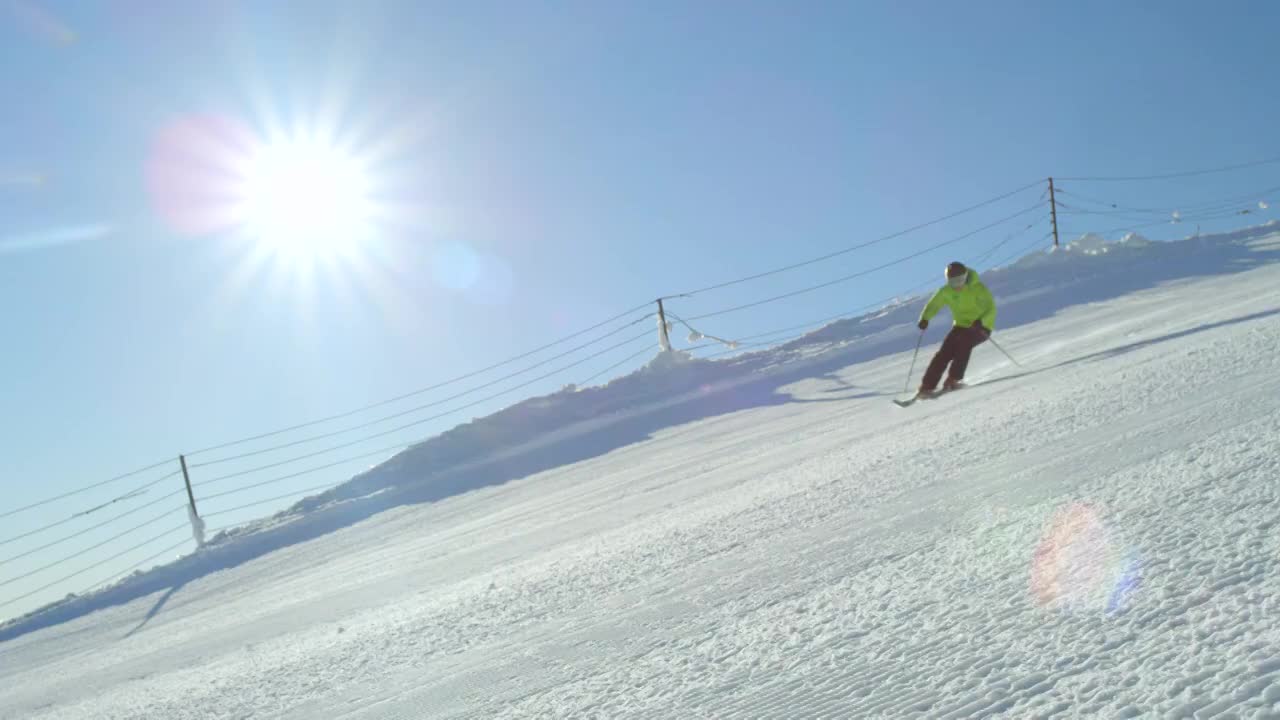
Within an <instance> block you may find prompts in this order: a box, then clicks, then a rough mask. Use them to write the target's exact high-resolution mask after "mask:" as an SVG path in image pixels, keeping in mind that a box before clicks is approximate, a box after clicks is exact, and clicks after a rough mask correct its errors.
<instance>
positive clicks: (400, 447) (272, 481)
mask: <svg viewBox="0 0 1280 720" xmlns="http://www.w3.org/2000/svg"><path fill="white" fill-rule="evenodd" d="M412 445H413V443H409V444H406V443H397V444H395V445H392V446H390V447H385V448H380V449H378V450H373V451H371V452H367V453H362V454H360V455H355V456H353V457H345V458H342V459H341V460H334V461H333V462H330V463H326V464H324V465H319V466H317V467H313V468H307V469H306V470H299V471H298V472H294V473H289V474H288V475H281V476H280V477H275V478H271V479H270V480H263V481H262V482H258V483H253V484H252V485H242V486H240V487H237V488H233V489H231V490H224V491H222V492H220V493H214V494H212V495H206V496H204V497H202V498H200V499H201V501H202V502H203V501H210V500H217V499H218V498H221V497H227V496H228V495H238V494H240V493H242V492H248V491H250V490H257V489H258V488H260V487H267V486H269V485H275V484H278V483H282V482H284V481H285V480H292V479H294V478H296V477H302V476H303V475H310V474H311V473H315V472H320V471H321V470H328V469H329V468H332V467H337V466H339V465H345V464H347V463H350V462H355V461H357V460H364V459H366V458H371V457H373V456H375V455H385V454H386V453H389V452H394V451H396V450H403V449H405V448H408V447H411V446H412ZM344 482H345V481H344ZM339 484H341V483H339ZM286 497H287V496H286ZM263 502H266V501H263ZM233 509H235V508H233ZM224 512H231V511H230V510H222V511H219V512H211V513H206V514H205V517H213V516H215V515H220V514H222V513H224Z"/></svg>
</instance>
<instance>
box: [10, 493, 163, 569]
mask: <svg viewBox="0 0 1280 720" xmlns="http://www.w3.org/2000/svg"><path fill="white" fill-rule="evenodd" d="M184 492H186V491H185V490H178V491H177V492H172V493H169V494H168V495H165V496H164V497H161V498H156V499H155V500H153V501H151V502H149V503H147V504H145V505H139V506H138V507H136V508H134V509H132V510H129V511H127V512H123V513H120V514H119V515H115V516H113V517H109V518H107V519H106V520H103V521H102V522H100V523H98V524H97V525H94V526H92V527H87V528H85V529H83V530H79V531H77V532H74V533H72V534H70V535H64V536H63V537H60V538H58V539H57V540H54V541H52V542H48V543H45V544H44V545H41V546H40V547H37V548H33V549H31V550H27V551H25V552H23V553H21V554H18V555H14V556H13V557H9V558H5V559H4V560H0V565H8V564H9V563H11V562H14V561H16V560H21V559H23V558H25V557H30V556H31V555H35V554H36V553H38V552H40V551H42V550H48V549H49V548H51V547H55V546H57V545H61V544H62V543H64V542H68V541H70V540H75V539H76V538H78V537H83V536H85V535H88V534H89V533H91V532H93V531H94V530H98V529H100V528H104V527H106V526H107V525H110V524H112V523H114V522H118V521H120V520H123V519H124V518H126V517H128V516H130V515H133V514H135V513H138V512H141V511H143V510H146V509H147V508H149V507H155V506H156V505H158V504H160V503H162V502H164V501H165V500H172V499H173V498H174V497H176V496H178V495H181V494H183V493H184ZM183 507H185V505H184V506H183ZM165 512H166V513H168V512H169V511H167V510H166V511H165Z"/></svg>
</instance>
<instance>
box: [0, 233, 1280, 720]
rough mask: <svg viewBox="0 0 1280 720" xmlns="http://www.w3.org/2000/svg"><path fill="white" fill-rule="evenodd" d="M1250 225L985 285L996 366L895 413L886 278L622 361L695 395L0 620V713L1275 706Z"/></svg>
mask: <svg viewBox="0 0 1280 720" xmlns="http://www.w3.org/2000/svg"><path fill="white" fill-rule="evenodd" d="M1258 234H1259V233H1256V232H1255V233H1251V234H1244V235H1241V236H1238V237H1225V238H1221V237H1220V238H1213V239H1200V240H1196V241H1191V242H1188V243H1181V244H1178V245H1176V246H1167V247H1161V246H1162V245H1163V244H1156V245H1153V246H1150V247H1147V246H1144V245H1143V244H1141V243H1132V244H1131V247H1119V246H1117V247H1115V248H1111V249H1110V251H1108V252H1105V253H1099V252H1097V248H1090V249H1089V250H1090V251H1089V252H1087V253H1086V252H1077V254H1076V256H1075V257H1071V256H1070V255H1071V254H1070V253H1063V254H1061V255H1060V256H1058V257H1039V258H1034V259H1030V260H1027V261H1024V263H1023V267H1014V268H1010V269H1009V270H1008V271H1002V272H1004V273H1005V274H1003V275H1002V274H1001V272H996V273H990V274H985V275H984V277H986V278H987V279H988V280H989V281H990V282H991V284H992V286H993V289H995V290H996V292H997V293H998V294H999V295H1000V296H1001V298H1002V300H1003V302H1002V307H1001V323H1000V327H1001V329H1000V330H999V331H998V332H997V335H996V339H997V341H998V342H1000V344H1001V345H1002V346H1003V347H1005V348H1006V349H1007V350H1009V351H1010V352H1011V353H1013V354H1014V355H1015V356H1016V357H1017V358H1018V359H1019V360H1020V361H1021V362H1022V363H1023V364H1024V365H1027V366H1028V369H1026V370H1022V369H1018V368H1015V367H1013V366H1011V365H1010V364H1009V363H1008V361H1006V360H1004V359H1003V357H1002V356H1001V355H1000V354H999V353H998V352H996V351H995V349H994V348H992V347H991V346H990V345H987V346H983V347H982V348H980V349H979V351H978V352H977V354H976V356H975V359H974V363H973V366H972V370H971V377H970V379H971V380H977V381H980V382H979V384H977V385H976V386H974V387H972V388H970V389H969V390H966V391H964V392H963V393H959V394H956V395H951V396H947V397H945V398H942V399H940V400H937V401H933V402H928V403H920V404H917V405H915V406H914V407H912V408H910V409H908V410H900V409H898V408H895V407H894V406H893V405H892V404H890V403H889V402H888V398H889V397H890V396H892V395H893V394H894V393H895V392H896V391H898V390H900V389H901V387H902V381H903V379H904V371H905V365H906V362H907V360H908V355H907V354H904V352H907V353H909V349H910V347H911V346H912V344H913V342H914V337H913V335H912V330H911V328H910V326H909V325H907V326H906V327H903V326H904V324H905V323H904V321H905V320H908V319H909V318H910V317H911V315H913V314H914V311H915V308H916V307H917V306H916V304H914V303H913V304H912V305H911V306H904V307H902V308H896V309H895V308H890V309H888V310H887V311H885V312H882V313H877V314H876V315H874V316H872V317H869V318H864V319H861V320H858V321H846V323H845V324H844V325H841V324H837V325H836V326H832V327H831V328H827V329H825V330H824V331H822V332H820V333H818V334H816V335H814V336H810V337H809V338H807V339H806V340H805V341H803V342H798V343H795V344H792V345H789V346H785V347H783V348H781V349H779V350H777V351H773V352H770V353H761V354H757V355H755V356H751V357H749V358H744V359H742V360H739V361H737V365H736V366H726V365H719V366H714V368H712V367H711V365H710V364H706V365H704V364H700V363H693V364H688V365H684V366H681V367H680V368H676V369H672V368H665V369H663V368H654V369H651V370H650V372H651V373H652V372H666V373H667V374H666V375H664V376H663V377H664V382H668V383H669V384H670V387H669V388H668V389H670V388H684V387H686V386H687V387H688V388H689V389H690V390H691V391H692V392H693V393H694V396H695V397H698V393H699V388H702V387H704V386H709V385H711V383H712V382H714V383H715V384H716V385H715V388H716V389H717V390H718V391H715V392H706V393H705V397H700V399H697V400H690V401H688V402H685V403H684V404H683V405H676V406H669V407H666V408H664V409H662V410H660V411H655V412H654V413H649V414H647V415H644V416H643V417H644V418H646V419H645V420H643V421H641V420H636V419H634V418H635V417H638V416H635V415H634V414H633V415H631V416H627V415H625V414H624V416H623V417H622V418H621V419H618V420H617V422H616V423H614V424H612V425H609V426H608V427H610V428H612V429H610V430H608V431H605V430H599V429H595V430H592V431H588V430H582V432H581V433H579V434H576V435H575V434H574V433H567V434H566V435H565V437H564V438H563V439H562V441H561V442H560V443H559V445H557V444H556V443H551V444H549V445H545V446H543V447H544V448H546V447H550V448H554V449H555V450H554V452H552V451H550V450H547V451H544V454H542V455H539V454H538V453H537V452H533V453H529V454H526V455H523V456H518V457H519V458H523V459H520V460H519V461H516V460H511V461H509V462H510V464H511V465H512V466H510V467H507V468H506V469H505V471H503V472H500V473H499V472H496V471H492V472H491V474H490V475H488V476H486V479H487V480H491V481H487V482H474V483H473V484H471V485H465V484H462V485H457V486H455V487H453V488H452V490H454V491H455V492H444V491H440V489H439V488H436V490H435V491H433V494H432V495H431V496H429V497H425V496H421V495H419V496H417V497H415V498H413V499H409V500H405V499H404V498H401V500H405V501H401V500H388V499H386V498H385V496H386V495H395V493H396V490H394V488H395V487H396V485H395V483H394V482H382V483H381V485H380V486H377V485H375V484H374V483H373V481H372V480H371V479H370V478H365V479H364V481H365V482H366V483H370V484H369V485H368V486H367V487H366V488H365V489H366V490H367V489H370V488H372V489H379V487H380V488H381V490H382V492H381V493H380V494H379V495H377V496H375V497H381V498H383V499H382V500H379V501H378V503H380V504H379V505H378V506H377V507H376V510H375V509H374V508H373V506H370V507H366V508H365V509H364V510H361V511H359V512H348V511H346V510H344V511H343V512H342V513H341V518H340V521H337V520H332V521H325V522H320V521H317V520H315V519H314V518H316V517H317V516H324V513H325V511H323V510H322V511H319V512H311V513H301V514H298V517H299V518H301V519H299V520H297V521H293V522H290V521H288V518H284V519H280V518H277V519H276V521H275V522H274V524H273V525H271V526H270V527H267V526H264V527H263V528H259V529H258V530H259V532H257V533H250V534H247V535H245V536H243V537H240V538H228V539H226V540H225V541H224V547H226V548H241V550H239V551H237V552H238V553H239V554H238V555H236V556H235V557H234V559H233V560H232V559H224V560H225V561H219V562H216V563H213V564H211V565H206V566H204V567H197V566H196V563H197V561H195V560H191V561H188V564H187V565H186V566H183V568H185V569H183V570H182V571H181V572H180V571H178V570H174V569H172V568H171V569H169V570H168V571H165V570H161V571H157V572H155V573H152V574H150V575H149V576H147V577H148V578H149V580H148V582H150V583H151V584H150V585H148V584H146V583H142V584H139V583H138V582H137V581H136V580H135V583H134V584H133V585H132V586H131V587H132V590H131V591H130V592H129V593H123V594H119V595H117V596H116V597H114V598H113V599H112V600H111V602H102V603H99V604H98V605H97V606H95V609H96V610H97V611H96V612H92V613H89V614H80V615H74V614H73V615H69V616H67V617H66V618H62V619H60V620H59V621H58V622H56V623H53V622H49V623H43V624H41V623H36V624H32V623H30V622H28V624H27V625H26V626H23V627H21V628H19V629H18V630H16V631H11V632H10V633H9V634H8V635H4V636H0V637H3V638H4V639H3V640H0V718H10V717H12V718H126V717H127V718H134V717H139V718H141V717H148V718H243V717H286V718H330V717H333V718H337V717H342V718H368V719H373V718H388V719H390V718H419V717H433V718H436V717H474V718H489V717H592V716H599V717H654V718H672V717H681V718H694V717H715V718H746V717H877V716H880V717H929V718H947V717H976V716H991V715H1003V716H1006V717H1018V718H1024V717H1042V716H1060V717H1138V716H1143V717H1147V716H1150V717H1219V716H1220V717H1280V592H1278V591H1280V574H1278V573H1277V571H1278V570H1280V568H1277V563H1278V562H1280V528H1278V527H1277V517H1278V516H1280V514H1278V513H1277V509H1278V505H1277V495H1280V485H1277V481H1278V480H1280V373H1278V372H1277V371H1280V356H1277V354H1276V352H1275V351H1276V348H1277V347H1280V291H1277V288H1278V287H1280V266H1277V265H1275V264H1273V262H1274V258H1275V253H1277V252H1278V251H1280V239H1277V238H1275V237H1266V238H1263V239H1257V238H1256V237H1255V236H1256V235H1258ZM1086 263H1091V264H1086ZM929 337H930V341H931V342H936V341H937V340H939V339H940V337H941V331H938V332H931V334H930V336H929ZM823 351H825V354H823ZM801 358H807V359H808V361H807V364H806V363H804V362H797V361H799V360H800V359H801ZM801 366H803V368H802V369H801V370H794V368H797V367H801ZM727 367H728V368H732V367H739V368H741V367H746V368H748V369H749V373H750V374H735V371H732V370H730V369H725V368H727ZM709 368H710V369H709ZM715 368H718V369H715ZM769 368H775V369H777V368H792V369H793V370H788V371H785V372H776V373H775V374H773V375H771V376H769V377H770V378H772V379H771V380H770V381H768V382H746V381H745V380H743V378H759V377H762V376H763V375H762V373H764V372H766V371H767V370H768V369H769ZM918 372H919V371H918V370H917V376H918ZM672 373H687V374H688V375H689V377H692V378H694V380H695V381H694V382H688V381H685V380H681V381H679V382H675V381H673V380H671V378H672V377H675V376H674V375H673V374H672ZM707 373H713V375H706V374H707ZM632 382H633V383H635V384H639V381H632ZM607 391H608V388H602V389H600V392H601V393H605V392H607ZM614 392H617V390H615V391H614ZM575 395H577V394H575ZM579 397H580V395H579ZM588 397H591V396H588ZM595 397H596V398H599V397H606V396H604V395H599V394H597V395H596V396H595ZM563 401H564V402H570V401H569V400H567V399H566V400H563ZM547 402H552V403H554V402H556V399H555V398H554V397H553V398H552V399H551V400H550V401H547ZM575 402H581V400H579V401H575ZM622 407H624V405H622V404H620V405H618V408H622ZM593 433H594V434H593ZM602 438H606V439H607V441H606V440H605V439H602ZM583 443H584V444H586V445H589V446H590V447H587V448H585V449H579V450H577V451H574V450H572V448H574V447H575V445H577V444H583ZM411 452H412V451H411ZM556 460H565V461H567V464H564V465H563V466H559V467H557V466H555V465H554V463H555V461H556ZM402 462H403V460H402ZM544 466H545V467H544ZM402 469H403V468H402ZM526 471H528V472H526ZM386 472H389V471H388V470H384V471H383V473H386ZM484 472H490V471H484ZM383 477H384V479H385V478H386V476H385V475H384V476H383ZM401 482H402V481H401ZM389 488H390V489H389ZM461 490H468V492H461V493H459V492H457V491H461ZM402 492H408V490H405V491H402ZM419 492H421V491H419ZM423 500H431V502H424V501H423ZM349 502H350V503H360V502H368V503H372V502H373V501H372V500H369V501H361V500H359V499H353V500H350V501H349ZM338 507H339V508H342V507H344V505H343V504H341V503H340V504H339V505H338ZM345 507H348V508H349V507H351V506H350V505H347V506H345ZM336 512H337V511H333V510H330V511H329V513H330V517H331V518H333V517H337V515H336V514H335V513H336ZM309 523H313V524H311V525H309ZM281 527H283V528H285V529H284V530H282V529H280V528H281ZM290 527H292V528H294V530H293V531H292V532H298V531H297V528H299V527H312V528H318V527H323V532H308V533H302V534H299V535H297V536H296V537H288V536H287V532H286V531H287V530H288V528H290ZM273 533H275V534H274V535H273ZM264 538H265V540H264ZM250 546H256V548H257V549H256V550H254V551H252V552H250V551H248V550H245V549H244V548H247V547H250ZM267 550H270V552H268V551H267ZM224 552H226V553H228V555H227V557H228V558H230V557H231V555H232V553H231V550H230V549H228V550H225V551H224ZM206 562H207V561H206ZM166 583H167V584H166Z"/></svg>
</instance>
